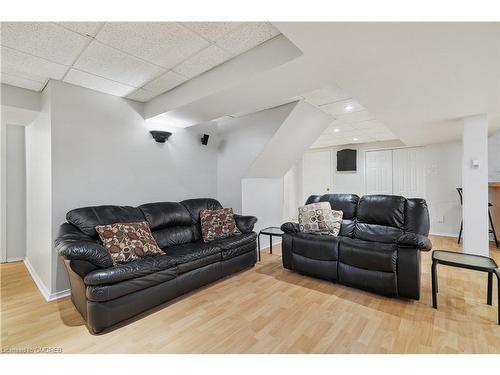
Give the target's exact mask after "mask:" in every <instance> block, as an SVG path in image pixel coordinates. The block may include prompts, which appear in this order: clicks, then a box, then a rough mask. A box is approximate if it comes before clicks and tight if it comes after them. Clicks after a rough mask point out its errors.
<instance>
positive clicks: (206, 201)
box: [180, 198, 222, 241]
mask: <svg viewBox="0 0 500 375" xmlns="http://www.w3.org/2000/svg"><path fill="white" fill-rule="evenodd" d="M180 204H181V205H183V206H184V207H185V208H186V210H187V211H188V212H189V215H190V216H191V231H192V233H193V241H201V240H202V236H201V226H200V211H201V210H220V209H221V208H222V205H221V204H220V203H219V201H217V200H216V199H212V198H196V199H186V200H184V201H182V202H180Z"/></svg>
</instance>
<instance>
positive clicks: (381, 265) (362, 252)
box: [339, 237, 398, 272]
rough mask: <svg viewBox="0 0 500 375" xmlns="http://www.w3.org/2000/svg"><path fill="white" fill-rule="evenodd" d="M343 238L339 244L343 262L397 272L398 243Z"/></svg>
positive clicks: (340, 258) (371, 268)
mask: <svg viewBox="0 0 500 375" xmlns="http://www.w3.org/2000/svg"><path fill="white" fill-rule="evenodd" d="M341 238H342V240H341V241H340V246H339V261H340V262H341V263H344V264H348V265H350V266H354V267H357V268H362V269H365V270H373V271H382V272H396V265H397V255H398V248H397V245H396V244H388V243H381V242H372V241H362V240H358V239H355V238H348V237H341Z"/></svg>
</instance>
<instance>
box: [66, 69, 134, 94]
mask: <svg viewBox="0 0 500 375" xmlns="http://www.w3.org/2000/svg"><path fill="white" fill-rule="evenodd" d="M64 81H65V82H68V83H72V84H74V85H78V86H82V87H86V88H88V89H92V90H96V91H101V92H105V93H107V94H111V95H116V96H125V95H128V94H130V93H131V92H132V91H134V90H135V87H131V86H127V85H124V84H122V83H119V82H115V81H111V80H109V79H106V78H102V77H98V76H95V75H93V74H89V73H86V72H82V71H80V70H76V69H70V70H69V72H68V74H66V77H64Z"/></svg>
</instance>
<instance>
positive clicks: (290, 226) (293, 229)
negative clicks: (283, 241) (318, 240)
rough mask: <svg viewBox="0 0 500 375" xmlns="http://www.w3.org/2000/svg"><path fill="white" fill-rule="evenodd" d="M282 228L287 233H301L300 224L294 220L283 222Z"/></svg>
mask: <svg viewBox="0 0 500 375" xmlns="http://www.w3.org/2000/svg"><path fill="white" fill-rule="evenodd" d="M281 230H282V231H283V232H286V233H299V232H300V229H299V224H297V223H292V222H288V223H284V224H282V225H281Z"/></svg>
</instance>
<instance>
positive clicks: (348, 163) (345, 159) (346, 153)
mask: <svg viewBox="0 0 500 375" xmlns="http://www.w3.org/2000/svg"><path fill="white" fill-rule="evenodd" d="M337 171H339V172H342V171H345V172H347V171H350V172H355V171H356V150H351V149H348V148H346V149H344V150H340V151H338V152H337Z"/></svg>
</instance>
